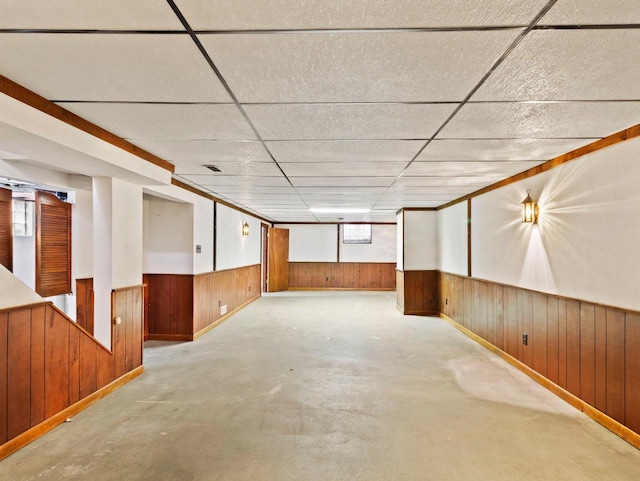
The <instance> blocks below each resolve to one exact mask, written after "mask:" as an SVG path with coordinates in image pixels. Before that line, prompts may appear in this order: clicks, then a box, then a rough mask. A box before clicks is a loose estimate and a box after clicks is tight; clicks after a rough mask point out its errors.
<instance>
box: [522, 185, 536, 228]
mask: <svg viewBox="0 0 640 481" xmlns="http://www.w3.org/2000/svg"><path fill="white" fill-rule="evenodd" d="M522 222H530V223H532V224H535V223H537V222H538V204H536V202H535V201H534V200H533V199H532V198H531V195H530V194H529V190H527V197H525V199H524V200H523V201H522Z"/></svg>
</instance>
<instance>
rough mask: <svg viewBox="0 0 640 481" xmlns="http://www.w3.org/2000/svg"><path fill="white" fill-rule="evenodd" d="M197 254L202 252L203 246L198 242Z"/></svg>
mask: <svg viewBox="0 0 640 481" xmlns="http://www.w3.org/2000/svg"><path fill="white" fill-rule="evenodd" d="M196 254H202V246H201V245H200V244H196Z"/></svg>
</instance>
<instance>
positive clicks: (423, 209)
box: [400, 207, 438, 212]
mask: <svg viewBox="0 0 640 481" xmlns="http://www.w3.org/2000/svg"><path fill="white" fill-rule="evenodd" d="M400 210H402V211H405V212H409V211H424V212H435V211H437V210H438V208H437V207H403V208H402V209H400Z"/></svg>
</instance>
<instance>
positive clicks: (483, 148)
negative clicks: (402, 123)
mask: <svg viewBox="0 0 640 481" xmlns="http://www.w3.org/2000/svg"><path fill="white" fill-rule="evenodd" d="M594 140H596V139H595V138H593V139H452V140H438V139H436V140H434V141H432V142H431V143H430V144H429V145H428V146H427V147H426V148H425V149H424V150H423V151H422V153H421V154H420V155H419V156H418V158H417V159H416V160H431V161H451V160H550V159H553V158H555V157H557V156H559V155H562V154H565V153H567V152H570V151H572V150H574V149H577V148H578V147H581V146H583V145H585V144H588V143H590V142H593V141H594Z"/></svg>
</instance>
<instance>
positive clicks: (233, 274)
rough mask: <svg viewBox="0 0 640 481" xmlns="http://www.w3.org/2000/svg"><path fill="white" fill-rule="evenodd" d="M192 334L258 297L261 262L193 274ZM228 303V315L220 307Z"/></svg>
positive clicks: (196, 333) (204, 329)
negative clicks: (222, 312)
mask: <svg viewBox="0 0 640 481" xmlns="http://www.w3.org/2000/svg"><path fill="white" fill-rule="evenodd" d="M193 285H194V316H193V326H194V336H195V337H197V335H198V333H203V332H206V331H207V330H208V328H210V327H211V326H215V325H216V324H217V323H218V322H219V321H220V320H221V319H222V318H223V317H224V318H226V317H227V316H229V315H230V314H231V313H233V312H235V311H237V310H239V309H241V308H242V307H244V306H245V304H247V303H249V302H251V301H253V300H255V299H257V298H258V297H260V296H261V290H260V264H256V265H253V266H247V267H239V268H237V269H228V270H225V271H215V272H208V273H206V274H199V275H197V276H195V277H194V284H193ZM224 305H226V306H227V314H220V307H221V306H224Z"/></svg>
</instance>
